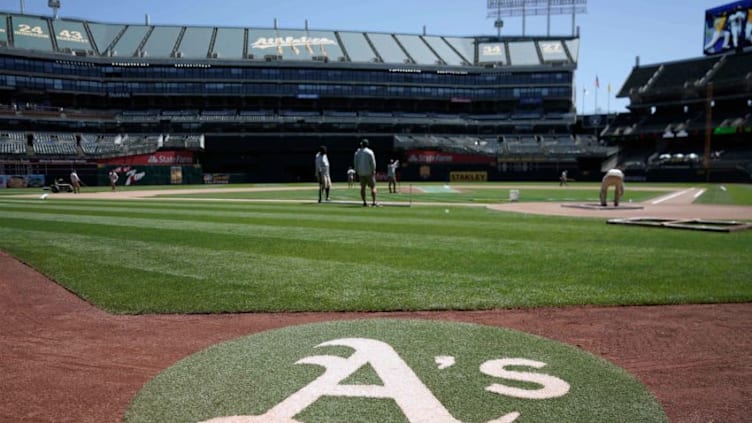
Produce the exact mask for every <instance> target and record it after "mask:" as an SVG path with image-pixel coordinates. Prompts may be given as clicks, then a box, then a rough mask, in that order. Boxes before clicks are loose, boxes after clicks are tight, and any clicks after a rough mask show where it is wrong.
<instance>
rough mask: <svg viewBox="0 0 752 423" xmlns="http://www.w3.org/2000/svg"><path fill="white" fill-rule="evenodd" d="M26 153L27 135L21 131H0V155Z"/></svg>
mask: <svg viewBox="0 0 752 423" xmlns="http://www.w3.org/2000/svg"><path fill="white" fill-rule="evenodd" d="M2 154H7V155H14V156H15V155H25V154H26V136H25V135H24V134H23V133H20V132H0V155H2Z"/></svg>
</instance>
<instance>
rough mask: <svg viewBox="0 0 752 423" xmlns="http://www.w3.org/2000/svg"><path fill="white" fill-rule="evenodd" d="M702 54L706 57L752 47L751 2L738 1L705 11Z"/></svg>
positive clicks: (745, 0)
mask: <svg viewBox="0 0 752 423" xmlns="http://www.w3.org/2000/svg"><path fill="white" fill-rule="evenodd" d="M703 42H704V45H703V52H704V53H705V54H706V55H713V54H719V53H727V52H730V51H742V50H744V49H747V48H751V47H752V0H740V1H735V2H733V3H729V4H725V5H723V6H718V7H714V8H712V9H708V10H706V11H705V36H704V40H703Z"/></svg>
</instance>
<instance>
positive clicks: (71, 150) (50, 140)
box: [32, 133, 78, 156]
mask: <svg viewBox="0 0 752 423" xmlns="http://www.w3.org/2000/svg"><path fill="white" fill-rule="evenodd" d="M32 147H33V149H34V153H35V154H37V155H44V156H77V155H78V149H77V147H76V137H75V136H74V135H73V134H48V133H35V134H34V138H33V140H32Z"/></svg>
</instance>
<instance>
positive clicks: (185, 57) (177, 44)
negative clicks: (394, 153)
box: [0, 11, 580, 69]
mask: <svg viewBox="0 0 752 423" xmlns="http://www.w3.org/2000/svg"><path fill="white" fill-rule="evenodd" d="M579 48H580V42H579V38H578V37H577V36H564V37H540V36H537V37H504V38H499V37H494V36H486V37H459V36H438V35H426V34H422V35H416V34H394V33H379V32H361V31H336V30H309V29H280V28H255V27H254V28H238V27H220V26H182V25H137V24H117V23H98V22H89V21H86V20H76V19H52V18H49V17H44V16H35V15H26V14H17V13H13V12H3V11H0V51H2V50H6V51H7V50H10V51H24V52H33V53H40V54H54V55H67V56H77V57H82V56H83V57H99V58H108V59H113V58H120V59H125V58H128V59H134V58H138V59H149V60H152V59H153V60H160V59H163V60H170V61H185V62H195V61H204V60H207V61H210V62H211V61H245V62H249V63H253V62H258V61H263V62H270V61H274V62H301V61H302V62H330V63H337V62H341V63H343V64H371V65H374V64H384V65H389V66H397V65H412V66H439V67H447V68H452V67H499V66H503V67H531V66H546V65H550V66H562V67H566V68H571V69H574V68H576V66H577V60H578V55H579Z"/></svg>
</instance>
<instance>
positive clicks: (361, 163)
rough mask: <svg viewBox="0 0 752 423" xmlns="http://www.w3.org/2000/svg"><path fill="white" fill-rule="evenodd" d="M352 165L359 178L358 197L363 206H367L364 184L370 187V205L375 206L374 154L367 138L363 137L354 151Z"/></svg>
mask: <svg viewBox="0 0 752 423" xmlns="http://www.w3.org/2000/svg"><path fill="white" fill-rule="evenodd" d="M353 165H354V167H355V172H356V173H357V174H358V179H359V180H360V198H361V200H363V206H364V207H366V206H368V203H367V202H366V186H368V187H369V188H371V205H372V206H374V207H376V205H377V204H376V156H375V155H374V154H373V151H372V150H371V149H370V148H368V140H367V139H365V138H364V139H363V140H362V141H361V142H360V148H358V150H357V151H356V152H355V157H354V158H353Z"/></svg>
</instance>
